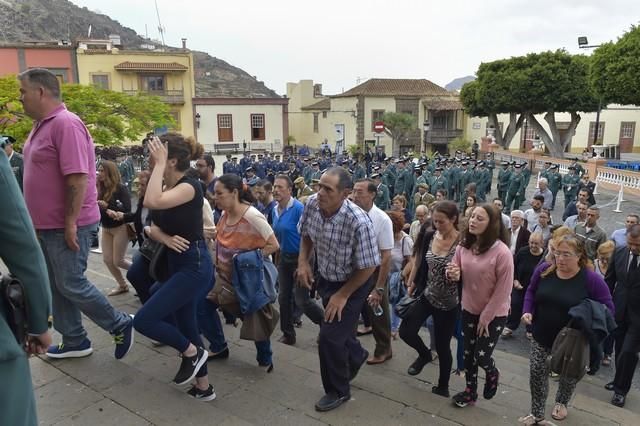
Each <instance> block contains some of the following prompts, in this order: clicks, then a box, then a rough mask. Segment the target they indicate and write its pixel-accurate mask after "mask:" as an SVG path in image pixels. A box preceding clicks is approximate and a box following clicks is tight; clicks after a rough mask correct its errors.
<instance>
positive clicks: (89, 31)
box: [87, 24, 91, 38]
mask: <svg viewBox="0 0 640 426" xmlns="http://www.w3.org/2000/svg"><path fill="white" fill-rule="evenodd" d="M87 38H91V24H89V30H88V31H87Z"/></svg>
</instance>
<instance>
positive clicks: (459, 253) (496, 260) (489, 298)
mask: <svg viewBox="0 0 640 426" xmlns="http://www.w3.org/2000/svg"><path fill="white" fill-rule="evenodd" d="M452 262H453V263H455V264H457V265H458V266H460V271H461V272H460V275H461V279H462V309H464V310H465V311H467V312H469V313H471V314H474V315H480V318H481V320H482V321H483V322H484V321H486V322H487V323H489V322H491V321H492V320H493V319H494V318H495V317H502V316H506V315H507V314H508V313H509V307H510V304H511V289H512V288H513V256H512V255H511V251H510V250H509V247H507V245H506V244H504V243H503V242H502V241H496V242H495V244H494V245H493V246H491V248H490V249H489V250H487V251H486V252H484V253H482V254H481V255H475V254H473V253H472V251H471V250H469V249H466V248H464V247H462V246H458V247H457V248H456V254H455V255H454V256H453V260H452Z"/></svg>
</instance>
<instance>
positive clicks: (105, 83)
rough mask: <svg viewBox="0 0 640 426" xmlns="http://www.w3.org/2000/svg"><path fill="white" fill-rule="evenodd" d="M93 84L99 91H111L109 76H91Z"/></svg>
mask: <svg viewBox="0 0 640 426" xmlns="http://www.w3.org/2000/svg"><path fill="white" fill-rule="evenodd" d="M91 84H93V85H94V86H96V87H97V88H99V89H105V90H109V86H110V85H109V74H91Z"/></svg>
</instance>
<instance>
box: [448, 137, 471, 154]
mask: <svg viewBox="0 0 640 426" xmlns="http://www.w3.org/2000/svg"><path fill="white" fill-rule="evenodd" d="M470 149H471V142H469V141H468V140H466V139H465V138H463V137H457V138H455V139H454V140H452V141H451V142H449V151H453V152H455V151H462V152H468V151H469V150H470Z"/></svg>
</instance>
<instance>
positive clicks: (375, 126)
mask: <svg viewBox="0 0 640 426" xmlns="http://www.w3.org/2000/svg"><path fill="white" fill-rule="evenodd" d="M373 130H374V131H375V132H376V133H382V132H384V122H382V121H376V122H375V123H373Z"/></svg>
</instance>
